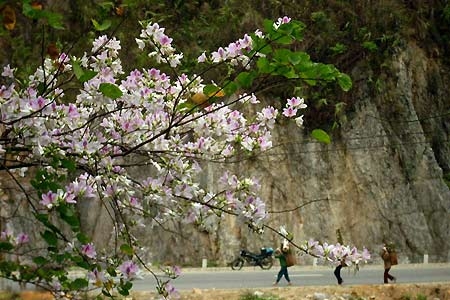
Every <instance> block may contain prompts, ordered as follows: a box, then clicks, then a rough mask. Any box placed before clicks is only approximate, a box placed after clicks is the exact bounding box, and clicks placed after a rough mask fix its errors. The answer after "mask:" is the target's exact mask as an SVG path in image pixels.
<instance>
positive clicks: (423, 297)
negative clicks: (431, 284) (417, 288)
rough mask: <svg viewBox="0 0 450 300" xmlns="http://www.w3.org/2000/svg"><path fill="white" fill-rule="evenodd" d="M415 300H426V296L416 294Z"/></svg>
mask: <svg viewBox="0 0 450 300" xmlns="http://www.w3.org/2000/svg"><path fill="white" fill-rule="evenodd" d="M416 299H417V300H427V296H425V295H422V294H417V298H416Z"/></svg>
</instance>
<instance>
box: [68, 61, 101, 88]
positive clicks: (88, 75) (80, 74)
mask: <svg viewBox="0 0 450 300" xmlns="http://www.w3.org/2000/svg"><path fill="white" fill-rule="evenodd" d="M72 69H73V73H74V74H75V77H76V78H77V79H78V80H79V81H80V82H81V83H83V82H86V81H88V80H90V79H92V78H94V77H95V75H97V72H95V71H92V70H83V68H81V66H80V62H78V61H72Z"/></svg>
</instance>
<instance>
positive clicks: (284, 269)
mask: <svg viewBox="0 0 450 300" xmlns="http://www.w3.org/2000/svg"><path fill="white" fill-rule="evenodd" d="M274 254H275V258H278V259H279V260H280V271H279V272H278V275H277V280H276V281H275V282H274V284H273V285H278V282H280V280H281V277H283V276H284V278H285V279H286V280H287V282H288V285H291V284H292V283H291V279H290V278H289V273H288V266H287V262H286V255H287V252H284V251H282V250H280V248H277V249H276V250H275V253H274Z"/></svg>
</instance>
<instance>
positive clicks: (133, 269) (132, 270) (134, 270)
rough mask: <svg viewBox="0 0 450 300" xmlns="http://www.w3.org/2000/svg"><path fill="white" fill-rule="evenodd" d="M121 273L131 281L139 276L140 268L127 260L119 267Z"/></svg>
mask: <svg viewBox="0 0 450 300" xmlns="http://www.w3.org/2000/svg"><path fill="white" fill-rule="evenodd" d="M119 271H120V272H121V273H122V274H123V276H125V278H127V279H131V278H134V277H136V275H138V272H139V267H138V266H137V265H136V264H135V263H134V262H132V261H131V260H127V261H125V262H123V263H122V264H121V265H120V266H119Z"/></svg>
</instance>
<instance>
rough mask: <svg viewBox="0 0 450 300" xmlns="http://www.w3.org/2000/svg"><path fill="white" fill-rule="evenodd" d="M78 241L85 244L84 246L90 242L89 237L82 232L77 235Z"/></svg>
mask: <svg viewBox="0 0 450 300" xmlns="http://www.w3.org/2000/svg"><path fill="white" fill-rule="evenodd" d="M77 240H78V241H79V242H80V243H82V244H84V245H85V244H87V243H89V242H90V239H89V237H87V236H86V235H85V234H83V233H82V232H79V233H78V234H77Z"/></svg>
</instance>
